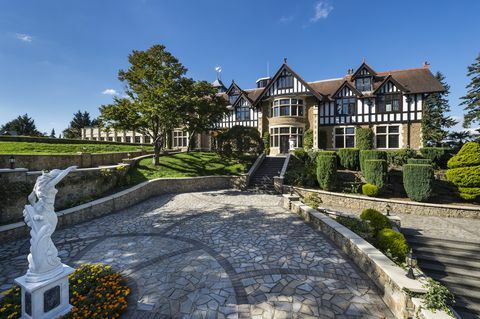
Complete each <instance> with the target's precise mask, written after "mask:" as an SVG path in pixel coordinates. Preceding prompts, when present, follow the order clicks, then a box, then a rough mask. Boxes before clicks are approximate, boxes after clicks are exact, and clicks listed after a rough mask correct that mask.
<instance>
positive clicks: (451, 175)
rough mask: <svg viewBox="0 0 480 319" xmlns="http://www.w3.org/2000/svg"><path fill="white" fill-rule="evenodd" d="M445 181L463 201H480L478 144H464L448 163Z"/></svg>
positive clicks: (479, 146)
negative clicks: (449, 183)
mask: <svg viewBox="0 0 480 319" xmlns="http://www.w3.org/2000/svg"><path fill="white" fill-rule="evenodd" d="M448 168H449V169H448V170H447V174H446V175H447V179H448V180H449V181H450V182H452V183H453V184H455V186H457V187H458V192H459V195H460V197H462V198H463V199H465V200H472V201H473V200H480V143H477V142H468V143H465V144H464V145H463V146H462V148H461V149H460V151H459V152H458V154H457V155H455V156H453V157H452V158H451V159H450V160H449V161H448Z"/></svg>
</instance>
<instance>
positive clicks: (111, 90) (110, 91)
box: [102, 89, 118, 95]
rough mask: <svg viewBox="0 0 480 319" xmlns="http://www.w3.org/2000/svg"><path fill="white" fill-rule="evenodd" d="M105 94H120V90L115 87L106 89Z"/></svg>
mask: <svg viewBox="0 0 480 319" xmlns="http://www.w3.org/2000/svg"><path fill="white" fill-rule="evenodd" d="M102 94H104V95H118V92H117V91H116V90H114V89H106V90H104V91H103V92H102Z"/></svg>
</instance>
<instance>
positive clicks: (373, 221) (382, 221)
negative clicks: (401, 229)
mask: <svg viewBox="0 0 480 319" xmlns="http://www.w3.org/2000/svg"><path fill="white" fill-rule="evenodd" d="M360 218H361V219H362V220H363V221H369V222H370V226H371V227H372V228H373V229H374V230H375V233H377V232H379V231H380V230H382V229H384V228H389V229H390V228H392V224H391V223H390V220H389V219H388V217H387V216H385V215H383V214H382V213H380V212H379V211H378V210H375V209H372V208H368V209H364V210H363V211H362V214H361V215H360Z"/></svg>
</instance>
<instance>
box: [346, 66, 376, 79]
mask: <svg viewBox="0 0 480 319" xmlns="http://www.w3.org/2000/svg"><path fill="white" fill-rule="evenodd" d="M361 76H374V77H375V76H377V72H375V71H374V70H373V69H372V68H371V67H370V66H369V65H368V64H367V63H366V62H362V64H361V65H360V66H359V67H358V69H357V71H355V72H354V73H353V75H352V80H354V79H355V78H357V77H361Z"/></svg>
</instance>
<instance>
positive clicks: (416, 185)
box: [403, 164, 434, 202]
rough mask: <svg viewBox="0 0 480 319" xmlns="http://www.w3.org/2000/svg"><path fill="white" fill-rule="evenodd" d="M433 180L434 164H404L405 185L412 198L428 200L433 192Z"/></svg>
mask: <svg viewBox="0 0 480 319" xmlns="http://www.w3.org/2000/svg"><path fill="white" fill-rule="evenodd" d="M433 180H434V179H433V167H432V165H428V164H406V165H403V187H404V188H405V191H406V192H407V195H408V198H410V199H411V200H414V201H416V202H423V201H426V200H427V199H428V198H429V197H430V196H431V195H432V193H433Z"/></svg>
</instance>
